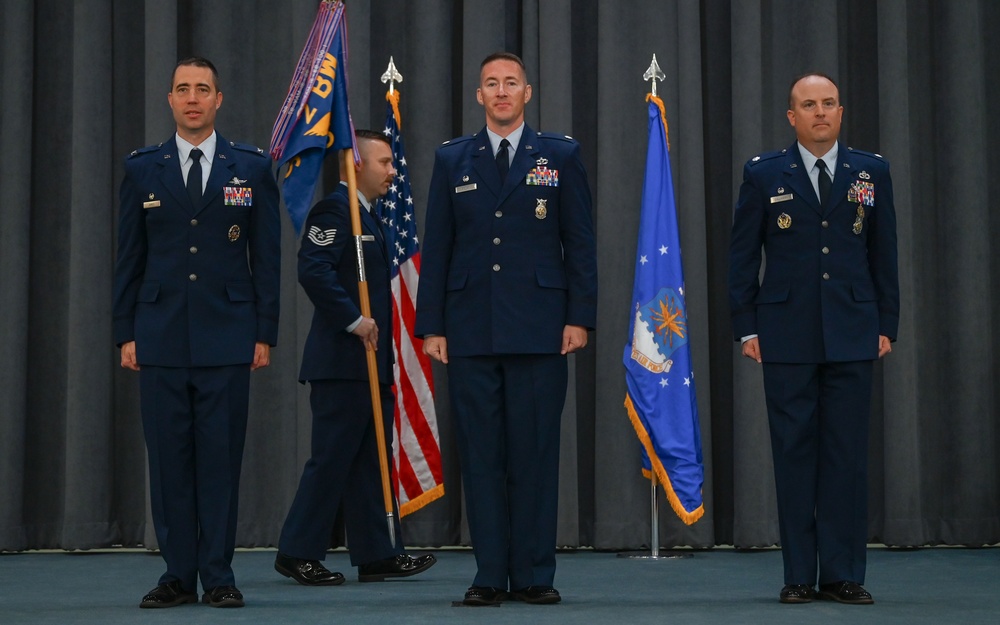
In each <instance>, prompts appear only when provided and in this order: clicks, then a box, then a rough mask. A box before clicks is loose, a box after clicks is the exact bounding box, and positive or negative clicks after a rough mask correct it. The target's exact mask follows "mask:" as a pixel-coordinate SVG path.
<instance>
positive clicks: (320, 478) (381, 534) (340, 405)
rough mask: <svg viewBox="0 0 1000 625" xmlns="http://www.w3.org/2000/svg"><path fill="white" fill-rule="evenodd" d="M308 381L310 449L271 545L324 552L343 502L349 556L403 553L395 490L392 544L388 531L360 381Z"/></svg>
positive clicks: (388, 416) (366, 394)
mask: <svg viewBox="0 0 1000 625" xmlns="http://www.w3.org/2000/svg"><path fill="white" fill-rule="evenodd" d="M310 386H311V391H310V394H309V402H310V404H311V406H312V413H313V421H312V456H311V457H310V458H309V460H308V462H306V465H305V468H304V469H303V470H302V477H301V479H300V480H299V488H298V490H297V491H296V493H295V499H294V501H293V502H292V507H291V508H290V509H289V511H288V516H287V517H286V518H285V524H284V526H283V527H282V529H281V538H280V539H279V541H278V550H279V551H280V552H281V553H283V554H285V555H289V556H292V557H293V558H299V559H302V560H323V559H325V558H326V551H327V549H329V547H330V542H331V534H332V532H333V524H334V522H335V521H336V518H337V510H338V509H339V508H340V504H341V503H342V502H343V504H344V520H345V523H346V525H347V543H348V546H349V547H350V553H351V564H353V565H355V566H358V565H360V564H369V563H372V562H375V561H377V560H382V559H385V558H392V557H394V556H396V555H399V554H401V553H403V547H402V532H401V530H400V527H399V513H398V511H396V503H395V498H393V511H394V513H395V514H394V517H393V524H394V527H395V532H396V544H395V545H393V544H392V542H391V541H390V537H389V528H388V525H387V522H386V513H385V501H384V499H383V496H382V478H381V471H380V468H379V459H378V446H377V438H376V434H375V421H374V417H373V415H372V401H371V391H370V390H369V385H368V382H361V381H357V380H313V381H312V382H310ZM380 390H381V400H382V424H383V427H384V432H385V444H386V454H387V455H386V459H387V460H388V462H389V463H390V465H391V463H392V424H393V397H392V390H391V387H390V386H388V385H385V384H383V385H382V386H381V389H380Z"/></svg>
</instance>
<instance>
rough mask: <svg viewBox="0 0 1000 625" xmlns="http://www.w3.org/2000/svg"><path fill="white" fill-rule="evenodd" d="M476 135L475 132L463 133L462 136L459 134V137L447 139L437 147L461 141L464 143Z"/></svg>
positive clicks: (456, 143)
mask: <svg viewBox="0 0 1000 625" xmlns="http://www.w3.org/2000/svg"><path fill="white" fill-rule="evenodd" d="M477 135H478V133H477V134H472V135H464V136H461V137H455V138H454V139H448V140H447V141H445V142H443V143H442V144H441V145H440V146H439V147H442V148H443V147H447V146H452V145H459V144H461V143H466V142H467V141H472V140H473V139H475V138H476V136H477Z"/></svg>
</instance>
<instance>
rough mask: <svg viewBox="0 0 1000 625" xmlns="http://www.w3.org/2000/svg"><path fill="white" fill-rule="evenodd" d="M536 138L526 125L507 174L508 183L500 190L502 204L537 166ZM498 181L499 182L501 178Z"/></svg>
mask: <svg viewBox="0 0 1000 625" xmlns="http://www.w3.org/2000/svg"><path fill="white" fill-rule="evenodd" d="M536 137H537V135H536V134H535V132H534V131H533V130H532V129H531V128H529V127H528V125H527V124H525V125H524V130H523V131H522V132H521V142H520V144H519V145H518V146H517V151H516V152H514V160H513V161H512V162H511V164H510V170H509V171H508V172H507V181H506V182H504V185H503V188H502V189H501V190H500V197H499V198H498V199H499V201H500V202H503V201H504V200H506V199H507V196H509V195H510V194H511V192H512V191H514V189H516V188H517V187H518V186H519V185H520V184H521V181H523V180H524V179H525V178H526V177H527V175H528V171H529V170H531V168H532V166H533V165H534V164H535V155H536V154H537V153H538V148H537V146H536V145H535V143H536V141H535V139H536ZM494 162H495V161H494ZM497 179H498V180H499V176H498V177H497Z"/></svg>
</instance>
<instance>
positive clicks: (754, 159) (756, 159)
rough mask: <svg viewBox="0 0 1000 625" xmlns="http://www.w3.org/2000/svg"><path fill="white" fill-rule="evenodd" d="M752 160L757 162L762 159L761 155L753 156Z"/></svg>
mask: <svg viewBox="0 0 1000 625" xmlns="http://www.w3.org/2000/svg"><path fill="white" fill-rule="evenodd" d="M750 160H751V161H753V162H755V163H756V162H757V161H759V160H760V157H759V156H755V157H753V158H751V159H750Z"/></svg>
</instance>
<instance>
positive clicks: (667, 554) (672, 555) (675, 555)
mask: <svg viewBox="0 0 1000 625" xmlns="http://www.w3.org/2000/svg"><path fill="white" fill-rule="evenodd" d="M650 475H651V477H650V480H649V493H650V503H649V525H650V532H649V534H650V535H649V551H623V552H621V553H619V554H618V557H619V558H628V559H630V560H678V559H681V558H693V557H694V554H693V553H690V552H687V551H677V550H666V549H665V550H662V551H661V550H660V518H659V517H660V515H659V509H658V507H657V505H656V471H650Z"/></svg>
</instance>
